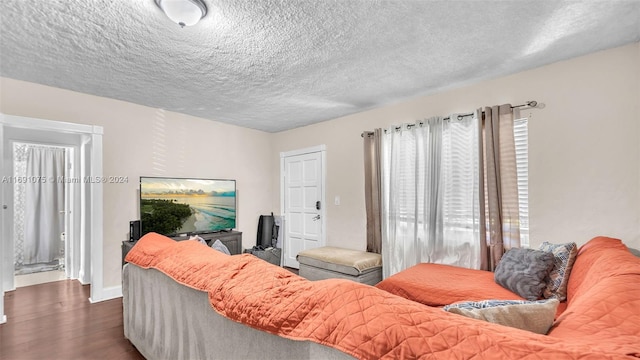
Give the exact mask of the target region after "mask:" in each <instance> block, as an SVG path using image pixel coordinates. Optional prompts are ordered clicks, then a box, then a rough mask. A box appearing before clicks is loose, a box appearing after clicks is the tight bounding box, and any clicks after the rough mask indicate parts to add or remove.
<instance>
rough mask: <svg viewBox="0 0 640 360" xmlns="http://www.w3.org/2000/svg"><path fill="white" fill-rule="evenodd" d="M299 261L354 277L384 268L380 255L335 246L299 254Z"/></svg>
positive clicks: (304, 251)
mask: <svg viewBox="0 0 640 360" xmlns="http://www.w3.org/2000/svg"><path fill="white" fill-rule="evenodd" d="M297 260H298V261H299V262H300V263H303V264H307V265H311V266H315V267H318V268H321V269H329V270H334V271H338V272H342V273H348V274H351V273H353V274H352V275H358V274H361V273H364V272H367V270H373V269H375V268H379V267H381V266H382V256H380V254H374V253H369V252H366V251H358V250H351V249H343V248H338V247H333V246H324V247H320V248H316V249H309V250H303V251H301V252H299V253H298V256H297ZM336 265H337V266H336ZM341 268H342V269H341Z"/></svg>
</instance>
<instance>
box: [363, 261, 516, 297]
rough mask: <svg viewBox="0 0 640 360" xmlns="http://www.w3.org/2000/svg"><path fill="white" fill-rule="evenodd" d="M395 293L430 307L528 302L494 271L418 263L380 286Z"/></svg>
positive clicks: (379, 286)
mask: <svg viewBox="0 0 640 360" xmlns="http://www.w3.org/2000/svg"><path fill="white" fill-rule="evenodd" d="M376 287H377V288H379V289H382V290H385V291H388V292H390V293H392V294H396V295H398V296H402V297H404V298H407V299H410V300H413V301H417V302H419V303H422V304H425V305H429V306H444V305H449V304H452V303H454V302H458V301H479V300H491V299H497V300H524V299H523V298H522V297H520V296H519V295H517V294H514V293H513V292H511V291H509V290H507V289H505V288H503V287H502V286H500V285H498V284H497V283H496V282H495V280H494V279H493V273H492V272H490V271H481V270H472V269H465V268H460V267H454V266H449V265H440V264H424V263H423V264H418V265H415V266H412V267H410V268H408V269H406V270H404V271H401V272H399V273H397V274H395V275H393V276H390V277H388V278H386V279H384V280H383V281H381V282H379V283H378V284H377V285H376Z"/></svg>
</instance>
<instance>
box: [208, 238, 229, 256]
mask: <svg viewBox="0 0 640 360" xmlns="http://www.w3.org/2000/svg"><path fill="white" fill-rule="evenodd" d="M211 248H212V249H216V250H218V251H220V252H221V253H225V254H227V255H231V253H230V252H229V249H227V246H226V245H225V244H223V243H222V241H220V239H216V241H214V242H213V244H211Z"/></svg>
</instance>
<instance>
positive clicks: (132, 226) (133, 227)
mask: <svg viewBox="0 0 640 360" xmlns="http://www.w3.org/2000/svg"><path fill="white" fill-rule="evenodd" d="M138 239H140V220H134V221H129V241H137V240H138Z"/></svg>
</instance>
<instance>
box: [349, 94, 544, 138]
mask: <svg viewBox="0 0 640 360" xmlns="http://www.w3.org/2000/svg"><path fill="white" fill-rule="evenodd" d="M525 106H527V107H531V108H534V107H536V106H538V102H537V101H535V100H532V101H527V102H525V103H524V104H520V105H514V106H512V107H511V108H512V109H515V108H521V107H525ZM482 113H483V114H484V111H483V112H482ZM473 114H475V113H468V114H461V115H458V120H462V119H463V118H465V117H467V116H472V115H473ZM442 120H451V117H449V116H447V117H446V118H443V119H442ZM418 124H422V122H420V123H418ZM413 126H416V124H408V125H407V127H408V128H411V127H413ZM400 129H402V127H400V126H397V127H396V130H400ZM384 132H387V130H386V129H385V130H384ZM365 135H367V136H371V135H373V131H365V132H363V133H362V134H360V137H364V136H365Z"/></svg>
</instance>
